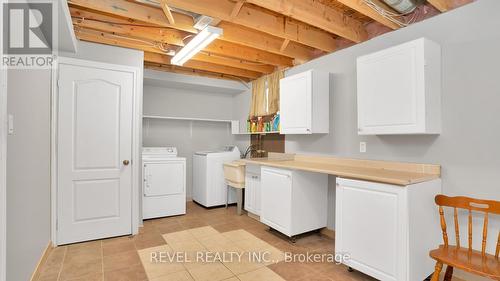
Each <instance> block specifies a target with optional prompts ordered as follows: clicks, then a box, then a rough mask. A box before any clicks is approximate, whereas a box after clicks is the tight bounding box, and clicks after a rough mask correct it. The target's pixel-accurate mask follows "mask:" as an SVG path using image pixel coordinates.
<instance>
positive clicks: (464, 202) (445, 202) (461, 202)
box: [435, 195, 500, 258]
mask: <svg viewBox="0 0 500 281" xmlns="http://www.w3.org/2000/svg"><path fill="white" fill-rule="evenodd" d="M435 201H436V204H437V205H438V206H439V217H440V221H441V230H442V231H443V241H444V246H445V247H448V233H447V232H446V220H445V218H444V209H443V206H444V207H451V208H453V209H454V212H453V217H454V223H455V239H456V245H457V247H460V233H459V232H460V231H459V224H458V211H457V209H465V210H468V211H469V225H468V232H469V233H468V234H469V236H468V242H469V251H472V211H477V212H481V213H484V221H483V237H482V238H483V240H482V247H481V253H482V255H483V256H484V255H485V254H486V239H487V238H488V214H496V215H499V214H500V202H499V201H494V200H480V199H474V198H469V197H463V196H457V197H448V196H445V195H437V196H436V198H435ZM499 252H500V231H499V232H498V239H497V247H496V251H495V257H496V258H498V255H499Z"/></svg>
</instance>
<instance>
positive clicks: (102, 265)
mask: <svg viewBox="0 0 500 281" xmlns="http://www.w3.org/2000/svg"><path fill="white" fill-rule="evenodd" d="M101 273H102V279H101V280H102V281H104V248H103V242H102V240H101Z"/></svg>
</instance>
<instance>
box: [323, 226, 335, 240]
mask: <svg viewBox="0 0 500 281" xmlns="http://www.w3.org/2000/svg"><path fill="white" fill-rule="evenodd" d="M320 233H321V234H322V235H325V236H326V237H328V238H330V239H335V230H333V229H328V228H326V227H325V228H323V229H321V231H320Z"/></svg>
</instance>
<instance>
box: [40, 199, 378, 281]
mask: <svg viewBox="0 0 500 281" xmlns="http://www.w3.org/2000/svg"><path fill="white" fill-rule="evenodd" d="M333 250H334V241H333V240H332V239H330V238H328V237H325V236H322V235H320V234H316V233H313V234H308V235H305V236H303V237H300V238H299V239H297V241H296V243H290V242H289V241H288V240H287V239H286V237H283V236H282V235H280V234H278V233H276V232H274V231H269V230H268V228H267V227H266V226H265V225H263V224H261V223H260V222H258V221H256V220H254V219H252V218H250V217H248V216H246V215H243V216H237V215H236V210H235V208H234V207H230V208H228V209H225V208H214V209H205V208H203V207H201V206H199V205H197V204H194V203H188V207H187V214H186V215H184V216H177V217H170V218H161V219H155V220H148V221H145V223H144V227H142V228H141V229H140V233H139V234H138V235H135V236H133V237H132V236H131V237H118V238H111V239H104V240H98V241H91V242H85V243H79V244H73V245H67V246H61V247H58V248H56V249H54V250H53V251H52V252H51V254H50V256H49V257H48V259H47V261H46V263H45V264H44V265H42V267H41V274H40V277H39V279H38V281H77V280H78V281H94V280H96V281H97V280H99V281H103V280H106V281H112V280H116V281H146V280H149V281H181V280H182V281H184V280H185V281H193V280H194V281H219V280H226V281H261V280H263V281H275V280H276V281H278V280H291V281H299V280H300V281H305V280H317V281H320V280H325V281H327V280H338V281H344V280H345V281H356V280H375V279H373V278H370V277H368V276H366V275H364V274H361V273H359V272H347V269H346V267H345V266H342V265H335V264H332V263H326V262H325V263H307V262H306V263H300V262H293V263H291V262H285V261H283V258H284V256H283V255H284V252H291V253H305V252H314V253H332V252H333ZM152 253H153V255H154V256H155V257H157V258H159V257H161V255H163V257H164V259H163V260H162V261H160V262H154V260H153V261H152V260H151V256H152ZM174 253H178V254H177V255H174ZM199 253H203V254H204V256H203V257H205V258H206V257H209V258H211V260H210V261H207V260H197V259H196V257H197V255H198V254H199ZM230 253H233V257H235V256H234V253H239V254H241V255H242V256H241V258H240V259H233V260H231V259H230V258H229V256H228V254H229V255H230ZM251 253H266V255H264V256H260V257H265V258H266V259H265V260H256V259H250V258H249V257H250V256H249V255H251ZM224 254H226V256H224ZM216 255H217V256H216ZM217 257H218V258H217ZM254 257H257V258H258V257H259V256H258V255H257V256H254ZM176 258H180V260H175V259H176ZM182 258H186V259H189V262H188V261H186V260H182ZM169 259H171V260H169ZM157 260H158V259H157Z"/></svg>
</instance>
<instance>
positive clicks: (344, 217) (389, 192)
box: [335, 179, 406, 281]
mask: <svg viewBox="0 0 500 281" xmlns="http://www.w3.org/2000/svg"><path fill="white" fill-rule="evenodd" d="M402 190H403V189H402V188H401V187H389V186H388V185H380V184H376V183H369V182H361V181H353V180H342V179H341V181H340V182H339V181H338V183H337V194H336V222H335V230H336V237H335V240H336V246H335V247H336V248H335V252H337V253H347V254H349V256H350V258H349V259H348V260H346V261H345V262H344V263H345V264H346V265H348V266H351V267H353V268H355V269H357V270H359V271H361V272H364V273H366V274H368V275H370V276H373V277H375V278H377V279H380V280H394V281H396V280H404V274H403V270H402V268H404V264H405V262H406V261H405V259H406V258H405V251H404V247H403V245H404V239H403V237H404V235H403V233H404V221H403V218H404V217H405V215H404V212H405V210H404V198H402V197H403V196H402V193H401V192H402Z"/></svg>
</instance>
